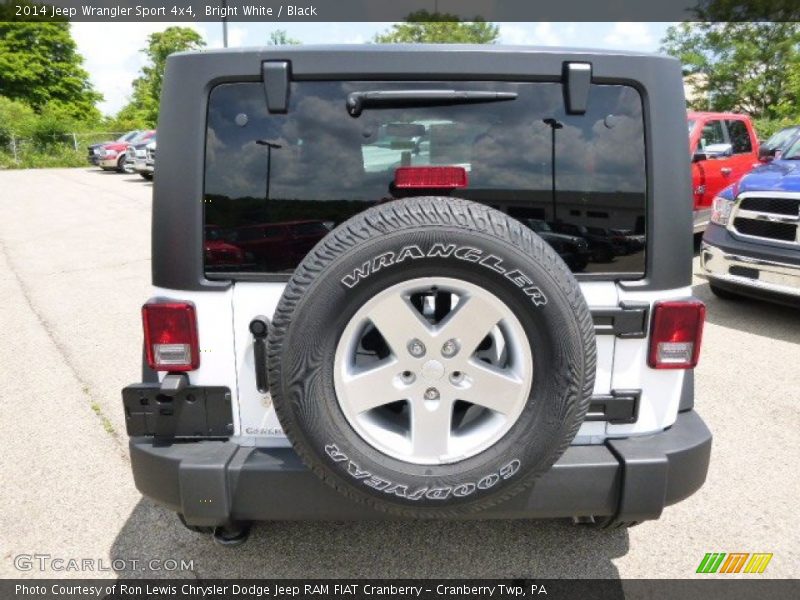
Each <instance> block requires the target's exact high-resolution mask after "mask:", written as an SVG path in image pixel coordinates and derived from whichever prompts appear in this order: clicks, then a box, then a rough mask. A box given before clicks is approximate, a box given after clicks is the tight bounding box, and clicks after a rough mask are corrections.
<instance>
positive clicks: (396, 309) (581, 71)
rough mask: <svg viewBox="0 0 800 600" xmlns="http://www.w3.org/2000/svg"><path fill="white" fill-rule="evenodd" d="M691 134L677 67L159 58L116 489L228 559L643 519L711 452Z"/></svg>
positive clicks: (458, 55)
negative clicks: (147, 229) (143, 500)
mask: <svg viewBox="0 0 800 600" xmlns="http://www.w3.org/2000/svg"><path fill="white" fill-rule="evenodd" d="M685 121H686V115H685V112H684V98H683V87H682V82H681V71H680V65H679V64H678V63H677V62H676V61H674V60H672V59H669V58H665V57H658V56H652V55H637V54H625V53H592V52H581V51H563V50H557V51H556V50H543V49H534V48H509V47H473V46H452V47H449V46H448V47H442V46H440V47H435V46H413V47H411V46H391V47H375V46H364V47H335V46H334V47H316V48H315V47H302V48H270V49H262V50H248V51H215V52H205V53H200V54H180V55H175V56H172V57H171V58H170V59H169V60H168V63H167V72H166V79H165V85H164V92H163V96H162V100H161V115H160V120H159V177H158V178H157V179H156V182H155V189H154V199H153V284H154V286H155V288H156V289H155V292H154V296H153V298H152V299H151V300H150V301H148V302H147V303H146V304H145V305H144V308H143V319H144V331H145V356H146V364H145V368H144V382H143V383H141V384H136V385H132V386H130V387H128V388H126V389H125V390H124V391H123V401H124V405H125V411H126V417H127V424H128V433H129V435H130V436H131V439H130V450H131V461H132V466H133V473H134V478H135V481H136V485H137V486H138V488H139V489H140V490H141V491H142V493H144V494H145V495H147V496H149V497H151V498H153V499H154V500H156V501H157V502H160V503H162V504H165V505H167V506H168V507H170V508H171V509H172V510H174V511H176V512H177V513H179V514H180V515H181V518H182V519H183V520H184V522H185V523H186V524H188V525H189V526H191V527H195V528H210V527H216V528H217V536H218V538H219V539H223V540H230V539H238V538H240V537H241V535H242V533H243V531H245V525H246V524H247V523H248V522H251V521H253V520H265V519H307V518H325V519H347V518H379V517H382V516H383V517H386V516H400V517H404V516H405V517H456V518H470V517H476V518H524V517H571V518H573V519H575V520H576V521H578V522H589V523H596V524H600V525H604V526H618V525H625V524H630V523H635V522H639V521H642V520H646V519H654V518H657V517H658V516H659V515H660V514H661V512H662V510H663V508H664V506H666V505H669V504H672V503H675V502H677V501H679V500H681V499H683V498H686V497H687V496H689V495H690V494H692V493H693V492H694V491H696V490H697V489H698V488H699V487H700V486H701V485H702V483H703V481H704V479H705V476H706V471H707V468H708V461H709V455H710V448H711V435H710V433H709V431H708V429H707V428H706V426H705V425H704V423H703V421H702V420H701V419H700V417H699V416H698V415H697V413H696V412H695V411H694V410H693V393H694V386H693V370H692V369H693V368H694V366H695V364H696V362H697V358H698V352H699V347H700V336H701V331H702V324H703V318H704V307H703V305H702V304H701V303H700V302H698V301H697V300H695V299H693V298H692V297H691V288H690V275H691V260H692V240H691V220H692V206H691V189H690V175H689V165H688V162H687V161H686V124H685ZM542 223H545V224H547V227H543V225H542ZM534 227H535V228H536V229H537V230H539V231H546V232H557V233H558V235H553V234H550V235H546V236H541V237H540V236H539V235H538V234H537V233H536V232H535V231H534V230H533V229H534ZM208 236H212V237H213V241H214V244H215V245H210V244H209V243H208V241H209V240H208V239H206V238H207V237H208ZM545 240H547V241H545ZM548 241H549V242H551V243H552V246H551V245H550V244H549V243H548ZM566 254H569V256H566ZM568 265H569V266H568Z"/></svg>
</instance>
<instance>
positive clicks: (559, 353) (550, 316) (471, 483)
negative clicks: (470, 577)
mask: <svg viewBox="0 0 800 600" xmlns="http://www.w3.org/2000/svg"><path fill="white" fill-rule="evenodd" d="M503 218H507V217H505V216H503ZM520 227H522V226H521V225H520ZM332 235H333V234H332ZM531 235H533V234H531ZM533 239H534V243H535V249H536V255H537V256H536V258H537V259H538V260H533V259H532V258H533V257H532V256H531V253H530V252H523V251H522V250H521V249H520V248H518V247H516V246H515V245H513V244H512V243H510V242H509V241H508V240H504V239H501V238H499V237H497V236H495V235H491V234H488V233H486V232H481V231H475V230H467V229H464V228H460V227H442V226H438V227H425V226H423V227H410V228H409V227H403V228H401V229H399V230H398V231H395V232H391V233H387V234H386V235H383V236H380V237H375V238H372V239H369V240H366V241H364V242H362V243H359V244H357V245H356V246H354V247H352V248H349V249H348V251H346V252H343V253H342V254H341V255H339V256H335V257H334V258H333V259H332V260H330V262H329V263H328V264H327V266H326V267H325V268H324V269H323V270H322V271H321V272H320V273H319V274H318V276H317V277H315V278H314V279H313V280H312V281H311V282H310V284H309V285H308V286H306V287H305V289H304V291H303V294H302V296H301V297H300V298H299V299H298V300H297V301H296V302H295V303H294V306H293V311H292V316H291V320H290V321H289V323H288V326H287V327H286V329H285V331H284V332H283V335H282V336H281V338H282V339H281V346H282V348H281V353H280V365H278V371H279V373H278V376H279V377H278V378H279V379H280V382H279V389H278V390H276V392H277V393H275V394H274V397H275V404H276V409H277V410H278V416H279V419H280V420H281V423H282V425H283V426H284V429H285V430H286V432H287V434H288V435H289V436H290V438H291V439H292V442H293V444H294V446H295V448H296V449H297V450H298V452H299V453H300V454H301V456H303V457H304V458H305V459H306V462H309V463H311V465H312V466H313V467H315V470H318V471H319V470H322V471H324V474H323V478H328V476H332V477H333V478H334V479H335V480H336V483H335V485H336V487H339V488H341V487H344V488H345V489H347V490H348V491H349V492H351V493H350V495H355V496H360V497H362V498H364V499H372V500H378V502H379V506H378V507H379V508H385V507H386V506H387V505H391V506H394V507H397V508H398V509H399V510H400V511H402V510H403V509H404V508H407V509H412V510H413V511H414V514H417V515H421V514H424V511H425V510H426V509H432V510H433V512H436V513H437V514H438V513H441V512H443V509H444V508H446V509H455V510H458V509H459V507H465V506H476V507H477V506H479V505H481V504H482V503H485V501H486V500H487V499H489V498H494V501H497V499H498V498H500V497H506V496H509V495H511V494H512V492H513V490H514V489H516V488H519V487H521V486H524V485H526V484H527V483H529V482H530V480H531V479H532V478H534V477H535V476H537V475H539V474H541V473H543V472H544V471H546V470H547V469H549V468H550V467H551V466H552V464H553V462H555V460H556V459H557V458H558V456H560V454H561V453H562V452H563V450H564V448H565V447H566V445H567V444H568V443H569V441H571V439H572V437H574V434H575V432H576V431H577V428H578V426H579V424H580V422H582V420H583V417H584V416H585V412H586V409H587V407H588V398H586V397H584V396H585V387H586V386H585V383H584V380H585V378H586V377H591V379H592V381H593V378H594V371H593V369H594V361H593V353H594V340H593V339H589V340H587V336H586V332H585V329H586V328H585V327H583V328H582V327H581V325H580V318H578V317H576V302H577V306H578V308H579V309H581V310H585V311H586V313H587V314H588V309H587V308H586V307H585V303H584V301H583V298H582V297H581V296H580V290H579V289H577V282H575V281H574V279H572V277H571V275H569V274H568V272H567V275H568V277H567V278H566V279H565V277H564V271H565V269H566V267H565V266H564V265H563V263H562V262H561V259H560V258H559V257H558V256H557V255H556V254H555V252H554V251H552V250H551V249H550V248H549V247H548V246H546V245H545V244H544V242H543V241H542V240H541V239H540V238H538V236H534V238H533ZM434 244H444V245H445V246H447V245H449V244H454V245H455V246H456V247H458V248H463V247H472V248H476V249H478V250H480V251H481V252H482V253H483V254H482V256H494V257H497V258H499V259H500V261H501V262H500V263H497V262H496V261H495V262H493V264H494V265H495V267H497V268H502V269H504V270H505V272H506V273H515V272H517V273H522V274H524V276H525V277H526V278H527V279H529V280H530V281H531V282H533V287H535V288H538V289H539V290H541V292H542V294H543V295H544V296H545V297H546V303H544V304H541V303H540V302H541V299H539V300H537V302H534V301H533V299H532V297H531V295H529V293H526V292H525V291H523V287H524V288H526V289H527V288H530V287H531V286H527V285H523V286H521V285H519V284H518V283H516V282H515V281H512V279H511V278H509V277H508V276H507V275H506V274H501V273H499V272H497V271H496V270H494V269H493V268H491V267H490V266H485V265H483V264H479V263H476V262H469V261H467V260H463V259H458V258H455V257H454V256H450V257H448V258H428V257H418V258H410V259H409V260H406V261H403V262H402V263H401V264H393V265H390V266H386V267H384V268H381V269H380V270H378V271H376V272H373V273H371V274H370V275H369V276H368V277H366V278H364V279H362V280H360V281H359V282H358V283H357V284H355V285H353V287H347V286H346V285H344V284H343V283H342V280H343V279H344V278H345V277H346V276H347V275H348V274H351V273H352V272H353V270H354V269H355V268H357V267H360V266H362V265H363V264H364V263H365V262H368V261H371V260H373V259H374V258H375V257H376V256H380V255H382V254H384V253H386V252H394V253H395V254H396V255H399V253H400V252H402V249H403V248H410V247H416V248H419V249H421V250H422V254H423V255H424V254H427V252H426V251H427V249H430V248H431V247H432V246H433V245H434ZM490 262H492V261H490ZM421 277H448V278H453V279H460V280H463V281H467V282H469V283H472V284H474V285H477V286H480V287H482V288H484V289H486V290H487V291H490V292H491V293H493V294H494V295H495V296H496V297H497V298H499V299H500V300H501V301H502V302H503V303H504V304H505V305H506V306H507V307H508V308H509V309H510V310H511V311H512V312H513V313H514V314H515V315H516V316H517V318H518V319H519V321H520V323H521V325H522V327H523V329H524V330H525V333H526V335H527V336H528V341H529V343H530V346H531V351H532V354H533V363H534V376H533V382H532V387H531V394H530V399H529V401H528V403H527V405H526V406H525V408H524V409H523V412H522V414H521V415H520V417H519V418H518V420H517V422H516V423H515V424H514V425H513V426H512V428H511V429H510V430H509V431H508V432H507V433H506V434H505V436H504V437H503V438H502V439H500V440H499V441H498V442H497V443H495V444H494V445H493V446H491V447H490V448H488V449H486V450H485V451H483V452H481V453H479V454H477V455H475V456H473V457H470V458H467V459H465V460H462V461H459V462H455V463H451V464H444V465H416V464H411V463H408V462H404V461H401V460H397V459H394V458H392V457H389V456H387V455H385V454H383V453H381V452H380V451H378V450H377V449H375V448H373V447H372V446H371V445H370V444H369V443H367V442H366V441H365V440H363V439H362V438H361V437H360V436H359V434H358V433H356V431H355V430H353V428H352V427H351V426H350V424H349V422H348V421H347V419H346V418H345V416H344V414H343V413H342V411H341V409H340V407H339V403H338V401H337V399H336V393H335V387H334V378H333V357H334V355H335V351H336V347H337V345H338V343H339V340H340V337H341V335H342V333H343V331H344V329H345V327H346V326H347V324H348V322H349V321H350V319H351V318H352V317H353V315H354V314H355V312H356V311H357V310H358V309H359V308H360V307H361V306H363V305H364V304H365V303H366V302H367V301H368V300H370V299H371V298H372V297H374V296H375V295H377V294H378V293H380V292H381V291H383V290H385V289H387V288H389V287H391V286H393V285H395V284H398V283H402V282H404V281H408V280H410V279H416V278H421ZM565 281H566V282H567V285H565ZM571 286H574V287H571ZM529 291H530V290H529ZM576 294H577V298H578V299H577V300H576ZM583 317H584V319H585V318H586V315H583ZM588 346H591V347H590V348H589V347H588ZM365 474H366V475H365ZM481 483H483V486H481ZM489 483H491V485H488V484H489ZM422 489H425V490H427V491H426V492H425V493H424V494H423V495H421V496H420V497H418V498H415V499H409V496H414V495H415V494H416V493H418V492H419V490H422ZM387 490H388V491H387ZM431 490H442V491H439V492H436V493H433V492H431ZM467 492H468V493H467ZM403 494H405V496H404V495H403ZM430 495H433V497H429V496H430ZM438 496H443V497H438Z"/></svg>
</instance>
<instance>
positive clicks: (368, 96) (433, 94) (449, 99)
mask: <svg viewBox="0 0 800 600" xmlns="http://www.w3.org/2000/svg"><path fill="white" fill-rule="evenodd" d="M516 98H517V93H516V92H490V91H466V90H385V91H377V90H376V91H372V92H351V93H350V94H348V95H347V104H346V106H347V112H348V113H350V116H351V117H357V116H359V115H360V114H361V112H362V111H363V110H364V109H365V108H410V107H414V106H446V105H450V104H477V103H481V102H505V101H508V100H515V99H516Z"/></svg>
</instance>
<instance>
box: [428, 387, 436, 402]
mask: <svg viewBox="0 0 800 600" xmlns="http://www.w3.org/2000/svg"><path fill="white" fill-rule="evenodd" d="M438 399H439V390H437V389H436V388H428V389H427V390H425V400H438Z"/></svg>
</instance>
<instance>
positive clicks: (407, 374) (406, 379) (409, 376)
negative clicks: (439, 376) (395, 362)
mask: <svg viewBox="0 0 800 600" xmlns="http://www.w3.org/2000/svg"><path fill="white" fill-rule="evenodd" d="M416 378H417V376H416V375H414V373H412V372H411V371H403V372H402V373H400V381H402V382H403V383H405V384H406V385H408V384H411V383H414V380H416Z"/></svg>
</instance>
